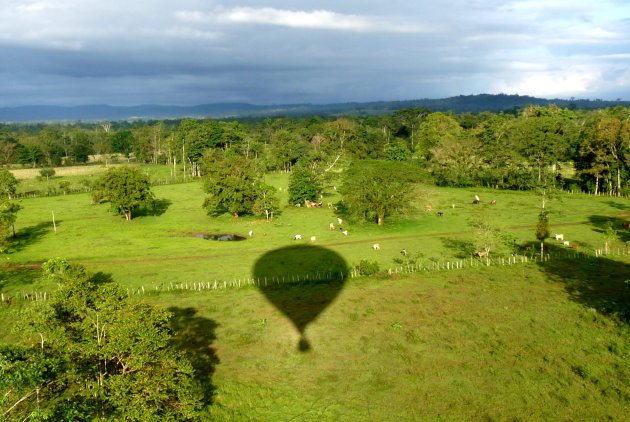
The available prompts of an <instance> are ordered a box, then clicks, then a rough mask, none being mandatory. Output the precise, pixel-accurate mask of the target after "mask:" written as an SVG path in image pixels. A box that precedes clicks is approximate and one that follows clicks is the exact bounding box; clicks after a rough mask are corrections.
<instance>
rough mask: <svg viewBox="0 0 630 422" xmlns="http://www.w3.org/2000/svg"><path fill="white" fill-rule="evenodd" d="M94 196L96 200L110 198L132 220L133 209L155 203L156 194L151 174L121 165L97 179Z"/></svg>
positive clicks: (114, 207)
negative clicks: (152, 186) (154, 193)
mask: <svg viewBox="0 0 630 422" xmlns="http://www.w3.org/2000/svg"><path fill="white" fill-rule="evenodd" d="M92 198H93V199H95V200H96V202H100V201H102V200H108V201H109V202H110V203H111V204H112V208H113V209H114V210H115V211H117V212H119V213H121V214H123V215H124V216H125V218H126V219H127V221H130V220H131V218H132V212H133V210H135V209H137V208H139V207H143V206H144V207H150V206H152V205H153V199H154V195H153V192H151V182H150V180H149V176H147V175H146V174H145V173H143V172H142V171H141V170H140V169H138V168H135V167H129V166H121V167H115V168H112V169H110V170H108V171H107V172H106V173H105V174H104V175H103V176H101V178H99V179H98V180H97V181H96V183H95V186H94V190H93V191H92Z"/></svg>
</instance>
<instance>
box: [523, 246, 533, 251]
mask: <svg viewBox="0 0 630 422" xmlns="http://www.w3.org/2000/svg"><path fill="white" fill-rule="evenodd" d="M524 248H525V250H526V251H531V250H532V245H525V246H524Z"/></svg>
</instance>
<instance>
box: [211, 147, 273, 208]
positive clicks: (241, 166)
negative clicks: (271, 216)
mask: <svg viewBox="0 0 630 422" xmlns="http://www.w3.org/2000/svg"><path fill="white" fill-rule="evenodd" d="M203 172H204V178H205V183H204V191H205V192H206V193H207V194H208V196H207V197H206V199H205V200H204V203H203V208H205V209H206V211H207V212H208V214H209V215H215V216H216V215H221V214H224V213H226V212H229V213H230V214H232V215H233V216H235V217H238V216H239V215H242V214H252V213H255V212H256V211H255V208H256V210H264V209H267V210H269V207H270V206H272V207H275V206H274V205H273V204H274V200H273V199H272V197H273V194H272V193H271V191H270V189H269V188H265V186H264V184H263V182H262V177H261V176H260V175H259V174H258V173H257V172H256V169H255V167H254V164H253V162H252V161H251V160H248V159H247V158H245V157H243V156H240V155H236V154H218V153H217V154H214V153H213V154H208V155H206V156H205V157H204V165H203ZM263 194H264V196H265V198H266V199H267V202H265V204H267V205H262V203H261V202H260V200H261V197H262V196H263ZM269 204H271V205H269ZM255 206H256V207H255ZM263 212H264V211H263Z"/></svg>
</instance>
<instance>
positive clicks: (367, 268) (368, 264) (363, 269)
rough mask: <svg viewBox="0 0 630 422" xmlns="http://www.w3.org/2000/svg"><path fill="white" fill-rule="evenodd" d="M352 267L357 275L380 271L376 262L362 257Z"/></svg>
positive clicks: (372, 273)
mask: <svg viewBox="0 0 630 422" xmlns="http://www.w3.org/2000/svg"><path fill="white" fill-rule="evenodd" d="M354 269H355V270H356V271H357V272H358V273H359V275H374V274H376V273H378V272H379V271H380V268H379V266H378V262H376V261H368V260H367V259H362V260H361V261H360V262H359V263H358V264H357V265H355V266H354Z"/></svg>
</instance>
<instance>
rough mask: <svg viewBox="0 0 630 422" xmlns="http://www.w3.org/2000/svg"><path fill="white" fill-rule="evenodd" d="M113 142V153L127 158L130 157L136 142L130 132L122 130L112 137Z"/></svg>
mask: <svg viewBox="0 0 630 422" xmlns="http://www.w3.org/2000/svg"><path fill="white" fill-rule="evenodd" d="M111 141H112V152H117V153H120V154H124V156H125V157H129V153H131V151H133V146H134V144H135V142H136V140H135V138H134V137H133V133H131V131H130V130H122V131H120V132H116V133H114V135H113V136H112V137H111Z"/></svg>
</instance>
